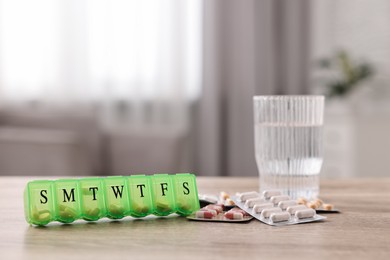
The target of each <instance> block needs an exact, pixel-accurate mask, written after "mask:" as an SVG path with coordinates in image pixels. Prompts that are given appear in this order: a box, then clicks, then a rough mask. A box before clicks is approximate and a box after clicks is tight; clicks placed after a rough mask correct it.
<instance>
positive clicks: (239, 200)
mask: <svg viewBox="0 0 390 260" xmlns="http://www.w3.org/2000/svg"><path fill="white" fill-rule="evenodd" d="M232 199H233V201H234V202H235V204H236V205H237V206H238V207H240V208H241V209H243V210H245V212H247V213H248V214H250V215H251V216H253V217H254V218H256V219H258V220H260V221H261V222H263V223H265V224H268V225H271V226H284V225H294V224H300V223H308V222H314V221H321V220H324V219H326V217H324V216H321V215H318V214H317V213H316V211H315V210H314V209H312V208H309V207H307V206H306V205H300V204H298V203H297V201H296V200H291V199H290V197H289V196H287V195H283V194H282V193H281V192H280V191H264V193H263V194H262V195H261V194H259V193H258V192H255V191H251V192H244V193H238V194H236V196H233V197H232Z"/></svg>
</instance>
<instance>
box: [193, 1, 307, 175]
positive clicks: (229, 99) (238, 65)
mask: <svg viewBox="0 0 390 260" xmlns="http://www.w3.org/2000/svg"><path fill="white" fill-rule="evenodd" d="M309 9H310V1H309V0H299V1H290V0H243V1H235V0H209V1H206V2H205V3H204V17H205V18H204V89H203V92H202V98H201V101H200V104H201V105H200V110H199V124H198V126H199V128H198V140H199V141H198V142H197V143H196V144H197V147H198V148H197V149H198V157H197V163H196V165H197V166H198V168H199V169H198V172H199V173H201V174H204V175H228V176H229V175H230V176H245V175H252V176H256V175H257V169H256V164H255V157H254V134H253V113H252V111H253V108H252V107H253V105H252V96H253V95H275V94H279V95H283V94H306V93H308V92H309V86H308V76H309V74H308V71H309V51H310V48H309V46H310V44H309V43H310V33H309V32H310V30H309V26H310V19H309V18H310V12H309Z"/></svg>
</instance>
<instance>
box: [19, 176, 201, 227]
mask: <svg viewBox="0 0 390 260" xmlns="http://www.w3.org/2000/svg"><path fill="white" fill-rule="evenodd" d="M198 209H199V200H198V191H197V187H196V179H195V175H193V174H190V173H179V174H154V175H131V176H114V177H102V178H98V177H94V178H81V179H60V180H55V181H48V180H37V181H31V182H29V183H28V184H27V187H26V189H25V191H24V211H25V216H26V220H27V222H28V223H30V224H34V225H40V226H43V225H46V224H48V223H49V222H52V221H59V222H62V223H71V222H73V221H75V220H77V219H84V220H87V221H95V220H98V219H100V218H103V217H108V218H111V219H120V218H123V217H126V216H132V217H136V218H140V217H145V216H147V215H150V214H154V215H156V216H167V215H169V214H171V213H177V214H179V215H182V216H187V215H190V214H191V213H193V212H195V211H197V210H198Z"/></svg>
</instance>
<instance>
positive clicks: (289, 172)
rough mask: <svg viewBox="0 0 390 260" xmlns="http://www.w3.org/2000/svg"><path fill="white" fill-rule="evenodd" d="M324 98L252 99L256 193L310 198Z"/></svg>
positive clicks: (318, 163)
mask: <svg viewBox="0 0 390 260" xmlns="http://www.w3.org/2000/svg"><path fill="white" fill-rule="evenodd" d="M324 99H325V98H324V96H254V97H253V105H254V106H253V107H254V125H255V154H256V163H257V167H258V170H259V175H260V192H263V191H264V190H280V191H282V192H283V193H284V194H288V195H290V196H291V198H294V199H296V198H299V197H305V198H307V199H314V198H316V197H317V196H318V193H319V173H320V170H321V166H322V160H323V159H322V156H323V155H322V128H323V114H324Z"/></svg>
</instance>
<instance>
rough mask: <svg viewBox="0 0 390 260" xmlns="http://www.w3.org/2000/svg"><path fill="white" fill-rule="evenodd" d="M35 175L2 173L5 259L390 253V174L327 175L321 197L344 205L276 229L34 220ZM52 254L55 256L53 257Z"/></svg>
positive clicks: (207, 182) (215, 185)
mask: <svg viewBox="0 0 390 260" xmlns="http://www.w3.org/2000/svg"><path fill="white" fill-rule="evenodd" d="M29 180H30V179H29V178H25V177H19V178H17V177H16V178H14V177H0V205H1V207H0V258H1V259H14V258H18V259H19V258H21V259H24V258H28V259H79V258H81V257H82V258H83V259H107V258H108V257H113V258H115V259H122V258H124V257H126V258H130V257H131V258H135V259H146V258H158V259H168V258H170V259H172V258H173V259H192V258H193V259H204V258H207V259H210V258H212V259H226V258H229V259H230V258H231V259H244V258H245V259H247V258H249V259H250V258H255V257H256V258H260V257H262V258H281V257H284V258H287V257H288V258H289V259H291V258H293V259H298V258H302V257H305V258H308V257H310V258H314V259H317V258H324V259H325V258H332V259H333V258H343V259H344V258H352V257H354V258H356V257H357V258H365V259H368V258H369V259H374V258H379V259H386V258H387V259H389V257H390V179H388V178H387V179H350V180H327V181H322V183H321V184H322V185H321V198H322V199H323V200H325V201H327V202H331V203H333V204H335V205H336V206H337V208H339V209H340V210H341V211H342V213H341V214H327V215H326V216H327V220H325V221H324V222H318V223H310V224H301V225H292V226H284V227H273V226H268V225H265V224H263V223H261V222H259V221H256V220H252V221H251V222H249V223H246V224H231V223H211V222H195V221H189V220H187V219H186V218H182V217H176V216H170V217H166V218H156V217H151V218H147V219H142V220H135V219H132V218H130V217H128V218H125V219H123V220H120V221H111V220H100V221H98V222H97V223H86V222H77V223H73V224H68V225H64V224H60V223H58V224H54V225H50V226H48V227H34V226H29V225H28V224H27V223H26V221H25V219H24V213H23V196H22V195H23V190H24V187H25V185H26V183H27V182H28V181H29ZM197 183H198V190H199V192H200V193H210V194H217V193H218V192H220V191H222V190H223V191H226V192H229V193H232V194H233V193H235V192H236V191H249V190H255V189H257V185H258V182H257V178H245V177H243V178H222V177H221V178H215V177H214V178H211V177H198V178H197ZM49 257H50V258H49Z"/></svg>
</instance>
